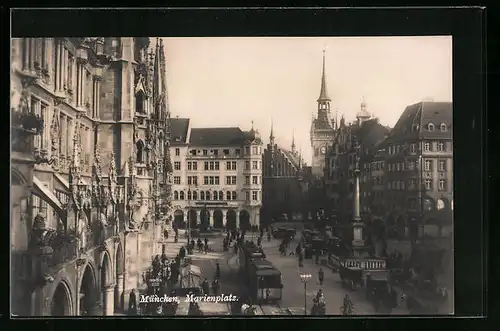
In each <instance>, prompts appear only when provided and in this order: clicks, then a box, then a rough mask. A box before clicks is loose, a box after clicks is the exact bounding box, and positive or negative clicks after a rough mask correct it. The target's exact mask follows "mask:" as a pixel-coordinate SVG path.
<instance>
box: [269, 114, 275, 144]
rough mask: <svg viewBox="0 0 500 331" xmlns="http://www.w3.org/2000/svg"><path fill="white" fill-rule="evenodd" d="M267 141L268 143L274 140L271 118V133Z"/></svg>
mask: <svg viewBox="0 0 500 331" xmlns="http://www.w3.org/2000/svg"><path fill="white" fill-rule="evenodd" d="M269 140H270V141H273V140H274V122H273V119H272V118H271V133H270V134H269Z"/></svg>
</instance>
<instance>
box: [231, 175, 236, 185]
mask: <svg viewBox="0 0 500 331" xmlns="http://www.w3.org/2000/svg"><path fill="white" fill-rule="evenodd" d="M231 185H236V176H231Z"/></svg>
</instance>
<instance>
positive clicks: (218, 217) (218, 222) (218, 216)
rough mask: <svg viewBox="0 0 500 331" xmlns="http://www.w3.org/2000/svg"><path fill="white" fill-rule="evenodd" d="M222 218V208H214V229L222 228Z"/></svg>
mask: <svg viewBox="0 0 500 331" xmlns="http://www.w3.org/2000/svg"><path fill="white" fill-rule="evenodd" d="M223 218H224V215H222V210H220V209H216V210H215V211H214V228H215V229H222V228H224V221H223Z"/></svg>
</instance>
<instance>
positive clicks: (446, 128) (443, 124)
mask: <svg viewBox="0 0 500 331" xmlns="http://www.w3.org/2000/svg"><path fill="white" fill-rule="evenodd" d="M446 131H448V126H447V125H446V124H445V123H441V132H446Z"/></svg>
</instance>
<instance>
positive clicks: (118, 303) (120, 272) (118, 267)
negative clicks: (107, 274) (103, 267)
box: [114, 242, 125, 311]
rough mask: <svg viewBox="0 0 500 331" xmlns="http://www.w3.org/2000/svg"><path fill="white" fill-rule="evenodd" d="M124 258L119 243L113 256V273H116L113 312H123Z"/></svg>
mask: <svg viewBox="0 0 500 331" xmlns="http://www.w3.org/2000/svg"><path fill="white" fill-rule="evenodd" d="M124 260H125V257H124V255H123V248H122V244H121V242H119V243H118V245H117V246H116V256H115V273H116V285H115V298H114V299H115V304H114V307H115V311H123V310H124V307H123V302H124V300H123V286H124V284H123V282H124V273H125V261H124Z"/></svg>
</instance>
